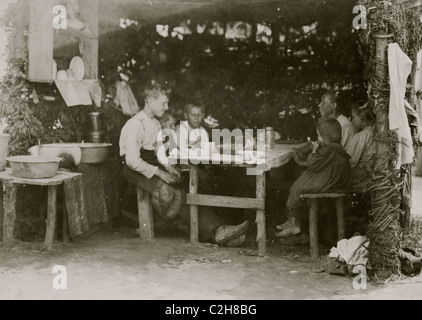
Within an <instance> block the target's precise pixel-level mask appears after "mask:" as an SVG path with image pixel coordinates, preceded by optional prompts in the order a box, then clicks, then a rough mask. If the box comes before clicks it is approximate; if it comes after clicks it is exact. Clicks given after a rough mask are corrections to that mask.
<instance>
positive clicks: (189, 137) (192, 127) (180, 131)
mask: <svg viewBox="0 0 422 320" xmlns="http://www.w3.org/2000/svg"><path fill="white" fill-rule="evenodd" d="M184 117H185V119H186V120H185V121H181V122H180V124H179V125H177V126H176V129H175V131H176V135H177V147H178V149H179V150H180V152H181V153H183V152H188V150H189V149H191V148H197V149H200V148H201V143H208V142H209V136H208V132H207V131H206V130H205V128H204V127H203V126H202V123H203V122H204V118H205V106H203V105H200V104H188V105H186V107H185V110H184ZM180 167H181V168H182V170H183V165H181V166H180ZM210 170H211V168H209V167H205V166H203V165H199V166H198V179H199V182H200V183H199V186H200V189H201V191H202V192H211V190H212V185H213V184H212V179H211V175H210V173H209V171H210ZM184 180H185V181H188V179H187V178H184Z"/></svg>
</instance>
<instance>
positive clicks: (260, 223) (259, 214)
mask: <svg viewBox="0 0 422 320" xmlns="http://www.w3.org/2000/svg"><path fill="white" fill-rule="evenodd" d="M265 187H266V177H265V172H264V173H262V174H260V175H257V176H256V198H257V199H264V200H265ZM256 225H257V236H256V242H258V253H259V255H260V256H265V254H266V252H267V234H266V230H265V210H256Z"/></svg>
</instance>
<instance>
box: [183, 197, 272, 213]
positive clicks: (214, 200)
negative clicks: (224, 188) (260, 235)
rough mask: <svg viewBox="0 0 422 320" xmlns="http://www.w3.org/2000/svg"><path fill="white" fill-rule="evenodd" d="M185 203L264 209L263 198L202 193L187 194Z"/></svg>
mask: <svg viewBox="0 0 422 320" xmlns="http://www.w3.org/2000/svg"><path fill="white" fill-rule="evenodd" d="M186 203H187V204H188V205H197V206H206V207H219V208H239V209H250V210H257V209H259V210H265V200H264V199H255V198H240V197H224V196H211V195H203V194H187V195H186Z"/></svg>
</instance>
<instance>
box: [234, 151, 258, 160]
mask: <svg viewBox="0 0 422 320" xmlns="http://www.w3.org/2000/svg"><path fill="white" fill-rule="evenodd" d="M237 154H239V155H241V156H243V158H244V159H245V160H248V159H252V158H261V159H262V158H265V152H264V151H248V150H247V151H237Z"/></svg>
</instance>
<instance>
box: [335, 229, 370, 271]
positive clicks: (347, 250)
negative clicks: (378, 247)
mask: <svg viewBox="0 0 422 320" xmlns="http://www.w3.org/2000/svg"><path fill="white" fill-rule="evenodd" d="M368 244H369V240H368V238H366V237H365V236H354V237H352V238H350V239H343V240H340V241H339V242H337V248H332V249H331V251H330V254H329V257H330V258H341V260H343V261H345V262H346V264H348V265H364V266H365V265H366V264H367V262H368V249H367V245H368Z"/></svg>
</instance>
